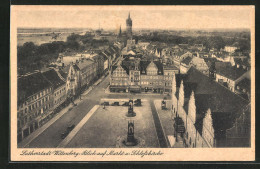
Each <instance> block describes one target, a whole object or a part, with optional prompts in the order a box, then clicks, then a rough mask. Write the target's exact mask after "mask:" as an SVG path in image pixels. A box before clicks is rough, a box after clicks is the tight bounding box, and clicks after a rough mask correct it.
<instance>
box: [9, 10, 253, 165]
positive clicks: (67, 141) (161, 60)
mask: <svg viewBox="0 0 260 169" xmlns="http://www.w3.org/2000/svg"><path fill="white" fill-rule="evenodd" d="M10 32H11V34H10V37H11V51H10V52H11V53H10V63H11V65H10V67H11V69H10V71H11V111H10V119H11V120H10V128H11V130H10V140H11V141H10V145H11V149H10V156H11V161H254V160H255V7H254V6H178V5H177V6H170V5H169V6H153V5H151V6H138V5H136V6H124V5H112V6H111V5H109V6H105V5H103V6H61V5H60V6H43V5H42V6H41V5H38V6H33V5H17V6H16V5H12V6H11V31H10Z"/></svg>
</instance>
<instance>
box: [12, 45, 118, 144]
mask: <svg viewBox="0 0 260 169" xmlns="http://www.w3.org/2000/svg"><path fill="white" fill-rule="evenodd" d="M118 57H119V49H118V48H116V47H111V48H109V49H108V50H106V51H104V52H102V53H100V54H97V55H95V56H93V57H92V58H91V59H89V58H88V59H86V58H84V57H80V58H79V59H78V60H76V62H74V63H73V62H72V63H70V64H69V65H67V66H64V67H59V68H49V69H47V70H44V71H37V72H34V73H31V74H27V75H23V76H20V77H18V100H17V104H18V105H17V129H18V131H17V133H18V142H20V141H21V140H23V139H24V138H25V137H27V136H28V135H30V133H32V132H33V131H35V130H36V129H37V128H39V127H40V126H42V125H43V124H45V123H46V122H47V121H48V120H49V119H51V118H52V117H53V116H54V115H55V114H56V113H58V112H59V110H60V109H61V108H63V107H64V106H65V105H66V104H68V103H70V101H71V100H72V99H74V98H75V97H77V96H79V94H80V93H81V92H82V91H83V90H84V88H86V87H88V86H89V85H91V84H92V83H93V82H94V81H95V80H97V79H98V78H99V77H101V76H102V75H104V73H106V71H107V70H108V67H109V64H112V63H114V62H115V60H116V59H117V58H118Z"/></svg>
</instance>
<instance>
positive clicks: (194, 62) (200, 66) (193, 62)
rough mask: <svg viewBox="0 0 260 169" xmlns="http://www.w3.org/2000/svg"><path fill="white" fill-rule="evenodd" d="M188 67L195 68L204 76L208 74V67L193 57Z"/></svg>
mask: <svg viewBox="0 0 260 169" xmlns="http://www.w3.org/2000/svg"><path fill="white" fill-rule="evenodd" d="M190 66H193V67H195V68H196V69H198V70H199V71H200V72H202V73H203V74H205V75H208V74H209V67H208V65H207V63H206V62H205V60H204V59H203V58H199V57H193V58H192V60H191V62H190Z"/></svg>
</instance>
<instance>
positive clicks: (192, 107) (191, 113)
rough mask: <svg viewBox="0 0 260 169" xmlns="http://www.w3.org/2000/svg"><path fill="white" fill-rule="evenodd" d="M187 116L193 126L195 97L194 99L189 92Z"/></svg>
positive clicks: (192, 94) (194, 120)
mask: <svg viewBox="0 0 260 169" xmlns="http://www.w3.org/2000/svg"><path fill="white" fill-rule="evenodd" d="M188 114H189V116H190V118H191V120H192V121H193V123H194V124H195V122H196V105H195V97H194V92H193V91H192V92H191V95H190V100H189V109H188Z"/></svg>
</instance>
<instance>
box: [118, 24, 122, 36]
mask: <svg viewBox="0 0 260 169" xmlns="http://www.w3.org/2000/svg"><path fill="white" fill-rule="evenodd" d="M121 34H122V30H121V25H120V28H119V33H118V35H119V36H121Z"/></svg>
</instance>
